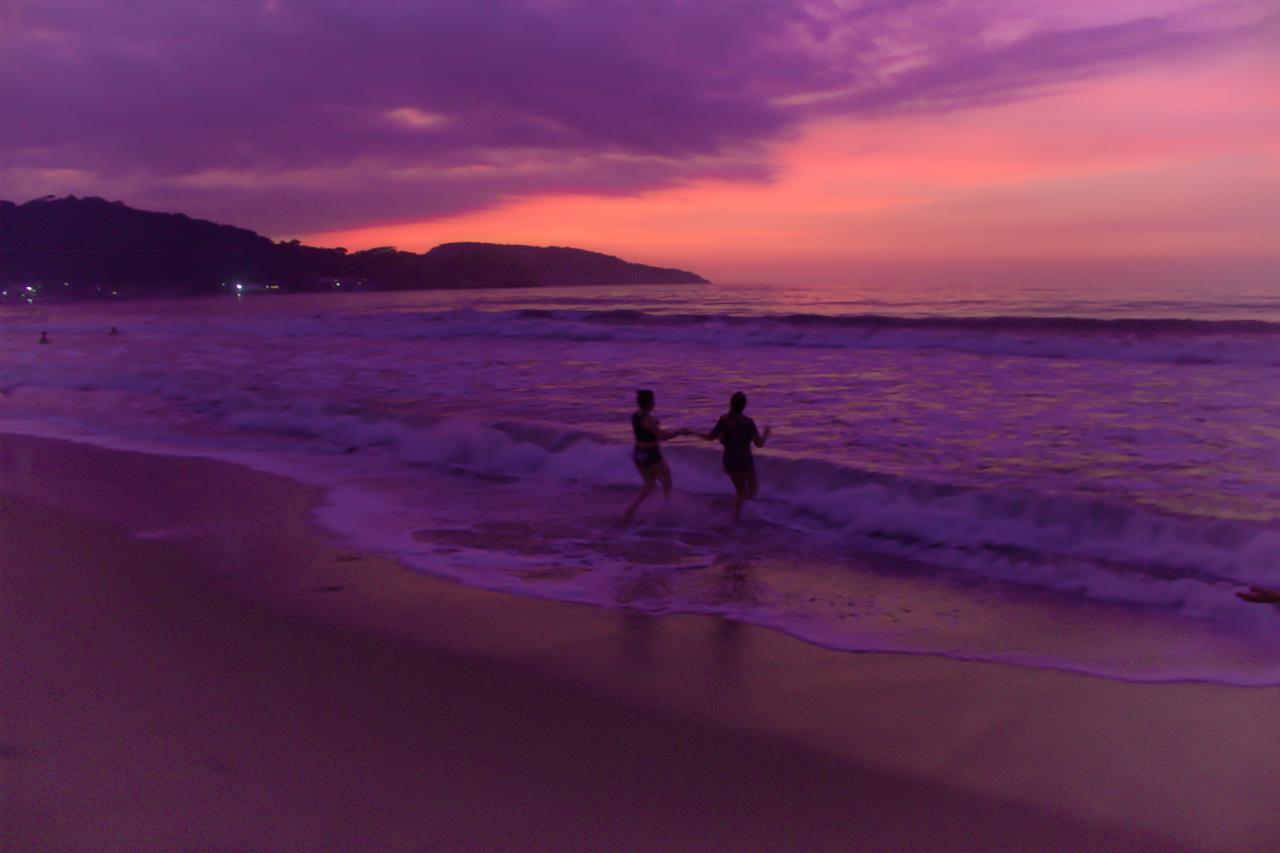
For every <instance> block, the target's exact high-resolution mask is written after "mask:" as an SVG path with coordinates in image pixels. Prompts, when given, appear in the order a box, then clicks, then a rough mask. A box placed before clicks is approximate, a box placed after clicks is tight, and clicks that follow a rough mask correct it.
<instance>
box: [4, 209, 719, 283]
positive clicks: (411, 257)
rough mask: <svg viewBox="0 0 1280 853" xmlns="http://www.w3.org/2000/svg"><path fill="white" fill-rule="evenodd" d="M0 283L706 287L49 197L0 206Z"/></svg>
mask: <svg viewBox="0 0 1280 853" xmlns="http://www.w3.org/2000/svg"><path fill="white" fill-rule="evenodd" d="M0 282H2V283H3V286H4V288H5V289H6V290H8V291H10V292H11V296H10V298H13V296H14V295H19V294H21V293H23V292H25V288H26V287H28V286H30V287H32V288H33V290H32V291H31V292H32V293H38V294H39V295H40V296H41V297H42V298H43V297H59V298H81V297H89V296H95V295H108V294H111V293H113V292H114V293H117V294H120V295H153V294H154V295H160V294H165V295H179V294H200V293H219V292H225V291H226V290H228V289H234V288H235V286H236V285H237V284H239V285H240V287H241V289H242V290H250V291H252V290H262V289H272V290H276V289H278V290H285V291H315V290H331V289H334V288H346V289H367V290H423V289H429V288H448V287H550V286H555V285H592V284H596V285H604V284H636V285H639V284H698V283H705V282H706V279H704V278H702V277H701V276H698V275H695V274H694V273H691V272H685V271H684V270H676V269H665V268H662V267H651V266H646V265H644V264H633V263H629V262H627V261H624V260H622V259H620V258H615V257H613V256H611V255H604V254H600V253H599V252H588V251H586V250H583V249H570V248H564V247H560V246H552V247H538V246H506V245H499V244H494V243H446V244H444V245H442V246H437V247H435V248H434V249H432V250H431V251H429V252H426V253H425V254H417V253H414V252H401V251H397V250H395V249H392V248H389V247H388V248H380V249H368V250H365V251H361V252H348V251H347V250H346V249H321V248H317V247H314V246H304V245H302V244H301V243H299V242H298V241H296V240H291V241H288V242H274V241H272V240H270V239H268V238H266V237H263V236H261V235H259V234H255V233H254V232H253V231H248V230H246V229H244V228H235V227H232V226H230V225H219V224H217V223H214V222H208V221H206V220H202V219H192V218H190V217H188V216H184V215H183V214H181V213H153V212H150V211H145V210H136V209H134V208H132V207H129V206H127V205H125V204H123V203H121V202H112V201H106V200H104V199H100V198H76V197H75V196H68V197H66V198H53V197H51V196H50V197H46V198H41V199H35V200H34V201H29V202H26V203H25V204H14V203H13V202H8V201H0Z"/></svg>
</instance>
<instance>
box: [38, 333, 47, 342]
mask: <svg viewBox="0 0 1280 853" xmlns="http://www.w3.org/2000/svg"><path fill="white" fill-rule="evenodd" d="M38 343H42V344H47V343H49V333H48V332H41V333H40V340H39V341H38Z"/></svg>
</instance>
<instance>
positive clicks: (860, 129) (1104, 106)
mask: <svg viewBox="0 0 1280 853" xmlns="http://www.w3.org/2000/svg"><path fill="white" fill-rule="evenodd" d="M1277 80H1280V63H1278V62H1277V61H1276V60H1275V59H1273V58H1270V57H1236V58H1235V59H1233V60H1231V61H1224V62H1219V63H1217V64H1216V65H1215V66H1213V67H1211V68H1205V67H1202V66H1191V67H1186V68H1181V69H1178V68H1167V67H1160V68H1150V69H1146V70H1144V71H1141V72H1137V73H1130V74H1128V75H1125V76H1123V77H1117V78H1112V79H1107V80H1098V81H1093V82H1091V83H1089V84H1087V85H1086V84H1081V85H1080V86H1079V87H1078V88H1076V89H1074V90H1071V91H1065V92H1060V93H1058V94H1056V95H1053V96H1049V97H1044V98H1041V99H1038V100H1034V101H1026V102H1021V103H1016V104H1010V105H1003V106H996V107H990V108H985V109H981V110H968V111H963V112H954V113H949V114H945V115H940V116H939V115H929V116H915V117H905V118H904V117H899V118H892V119H884V120H880V121H867V120H859V121H849V120H829V121H825V122H822V123H819V124H815V125H812V126H810V127H809V128H808V129H807V130H806V132H805V133H804V134H803V135H802V136H801V137H800V138H799V139H797V140H796V141H794V142H791V143H788V144H785V145H781V146H779V147H778V148H777V149H776V150H775V152H774V156H775V158H776V162H777V164H778V171H777V177H776V179H775V180H773V181H771V182H768V183H754V184H753V183H741V182H738V183H735V182H728V181H705V182H700V183H696V184H691V185H687V186H683V187H679V188H674V189H666V190H661V191H654V192H647V193H642V194H639V195H633V196H625V197H603V198H602V197H593V196H585V195H584V196H570V195H564V196H552V197H537V198H527V199H522V200H518V201H514V202H512V203H510V204H507V205H504V206H501V207H498V208H494V209H490V210H484V211H478V212H472V213H468V214H466V215H463V216H458V217H454V218H449V219H441V220H435V221H428V222H414V223H403V224H395V225H385V226H379V227H371V228H364V229H358V230H353V231H345V232H334V233H325V234H309V235H302V236H304V238H305V239H307V240H308V241H311V242H316V243H320V244H325V245H345V246H347V247H349V248H353V249H354V248H365V247H369V246H374V245H388V244H390V245H397V246H399V247H401V248H407V249H415V250H422V249H425V248H428V247H429V246H432V245H435V244H438V243H441V242H447V241H453V240H483V241H493V242H508V243H531V244H540V245H546V244H560V245H577V246H583V247H588V248H594V249H598V250H600V251H605V252H610V253H614V254H619V255H623V256H625V257H629V258H633V259H635V260H640V261H644V262H647V263H657V264H664V265H668V264H669V265H677V266H687V267H690V268H695V269H698V270H699V271H703V272H706V273H708V274H710V275H712V276H713V277H716V278H720V279H738V280H742V279H748V280H759V279H762V278H776V277H779V276H786V275H797V274H799V275H802V276H804V277H808V278H820V279H825V280H830V279H832V277H833V276H836V275H838V272H839V270H841V269H842V268H844V267H847V266H848V265H849V264H853V263H858V262H861V261H867V260H868V259H878V260H884V259H892V258H909V259H914V260H917V261H924V262H930V263H946V262H947V261H949V260H966V261H973V260H987V261H990V262H992V263H998V262H1000V261H1002V260H1026V259H1034V258H1059V259H1061V258H1067V259H1070V258H1079V259H1086V260H1087V259H1097V258H1118V259H1126V258H1127V259H1142V258H1148V259H1153V258H1165V259H1173V258H1197V257H1202V258H1209V257H1217V256H1239V257H1255V258H1264V259H1270V260H1272V261H1275V260H1280V258H1277V253H1276V250H1275V248H1274V246H1273V244H1274V234H1276V233H1280V210H1278V209H1277V208H1278V207H1280V206H1277V205H1275V204H1274V199H1276V198H1280V110H1278V109H1277V106H1280V84H1277V83H1276V82H1274V81H1277ZM797 270H803V271H804V272H801V273H797V272H796V271H797Z"/></svg>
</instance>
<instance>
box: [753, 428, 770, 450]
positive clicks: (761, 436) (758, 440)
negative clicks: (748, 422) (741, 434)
mask: <svg viewBox="0 0 1280 853" xmlns="http://www.w3.org/2000/svg"><path fill="white" fill-rule="evenodd" d="M772 434H773V427H765V428H764V432H763V433H762V432H760V431H758V430H757V431H756V434H755V435H753V436H751V441H752V442H753V443H754V444H755V446H756V447H764V443H765V442H766V441H768V440H769V436H770V435H772Z"/></svg>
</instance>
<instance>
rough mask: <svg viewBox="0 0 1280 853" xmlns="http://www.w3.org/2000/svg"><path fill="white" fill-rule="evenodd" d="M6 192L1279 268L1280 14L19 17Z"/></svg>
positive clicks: (1257, 275) (796, 263)
mask: <svg viewBox="0 0 1280 853" xmlns="http://www.w3.org/2000/svg"><path fill="white" fill-rule="evenodd" d="M3 9H4V13H3V14H4V21H3V35H0V47H2V48H3V52H2V54H0V63H2V66H0V73H2V74H3V78H2V81H0V82H2V89H0V99H2V101H0V122H2V124H0V146H2V151H0V153H2V154H3V160H2V161H0V168H2V172H0V178H2V180H3V187H2V192H0V194H2V195H3V196H4V197H5V198H7V199H10V200H15V201H25V200H27V199H29V198H33V197H37V196H41V195H46V194H60V195H61V194H67V193H73V194H76V195H101V196H104V197H107V198H111V199H120V200H122V201H125V202H126V203H128V204H131V205H134V206H137V207H143V208H148V209H156V210H176V211H182V212H185V213H188V214H191V215H193V216H200V217H207V218H211V219H215V220H218V221H223V222H229V223H232V224H236V225H242V226H245V227H249V228H253V229H255V230H258V231H260V232H262V233H264V234H267V235H269V236H272V237H276V238H290V237H299V238H301V239H303V240H304V241H306V242H311V243H316V244H319V245H342V246H346V247H348V248H350V249H357V248H367V247H370V246H377V245H388V244H390V245H395V246H398V247H400V248H404V249H414V250H422V249H426V248H428V247H430V246H432V245H435V244H437V243H440V242H445V241H448V240H484V241H494V242H512V243H532V244H561V245H575V246H581V247H584V248H592V249H597V250H601V251H606V252H610V253H615V254H620V255H622V256H624V257H627V258H628V259H631V260H638V261H643V262H647V263H656V264H661V265H671V266H681V267H686V268H690V269H694V270H697V271H698V272H701V273H703V274H704V275H707V276H709V277H712V278H715V279H718V280H726V281H729V280H749V281H786V280H794V281H800V282H806V283H833V284H839V283H841V282H846V281H850V280H852V279H854V278H858V277H865V276H868V275H874V276H878V277H882V278H884V279H886V280H892V279H894V278H895V277H911V276H921V275H934V276H937V275H944V276H945V275H952V274H960V273H958V272H957V271H964V274H969V275H978V276H986V277H989V278H991V279H992V280H998V279H1000V278H1002V277H1011V276H1015V277H1016V276H1026V275H1028V274H1042V275H1059V276H1067V277H1070V276H1079V275H1081V274H1082V273H1087V274H1088V275H1089V276H1090V279H1089V280H1090V281H1092V282H1106V281H1107V280H1119V279H1121V278H1127V277H1131V276H1134V275H1147V276H1156V277H1161V276H1165V277H1167V278H1168V280H1169V281H1171V282H1175V281H1176V282H1179V283H1193V284H1202V285H1205V286H1210V287H1211V286H1212V284H1213V282H1214V281H1215V280H1217V279H1220V278H1222V277H1224V276H1226V277H1231V278H1232V279H1233V280H1234V281H1237V282H1239V281H1248V282H1255V283H1265V282H1268V281H1275V280H1276V278H1277V270H1278V269H1280V248H1278V246H1280V240H1278V239H1277V238H1276V236H1275V235H1276V234H1280V0H1267V2H1257V0H1241V1H1240V2H1236V1H1235V0H1225V2H1193V1H1192V0H1131V2H1121V0H1080V2H1070V3H1063V2H1038V1H1037V0H1009V1H1008V2H1005V1H1004V0H811V2H801V0H788V1H786V2H784V0H736V2H727V0H644V1H643V2H618V0H490V1H489V2H474V0H436V2H377V0H370V2H364V3H354V2H352V3H338V2H332V0H307V2H302V0H267V2H262V0H257V2H236V1H235V0H154V2H152V0H123V2H117V3H100V2H92V0H83V1H82V2H71V1H70V0H40V2H34V0H32V1H31V2H24V0H16V2H15V0H5V2H4V5H3Z"/></svg>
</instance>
